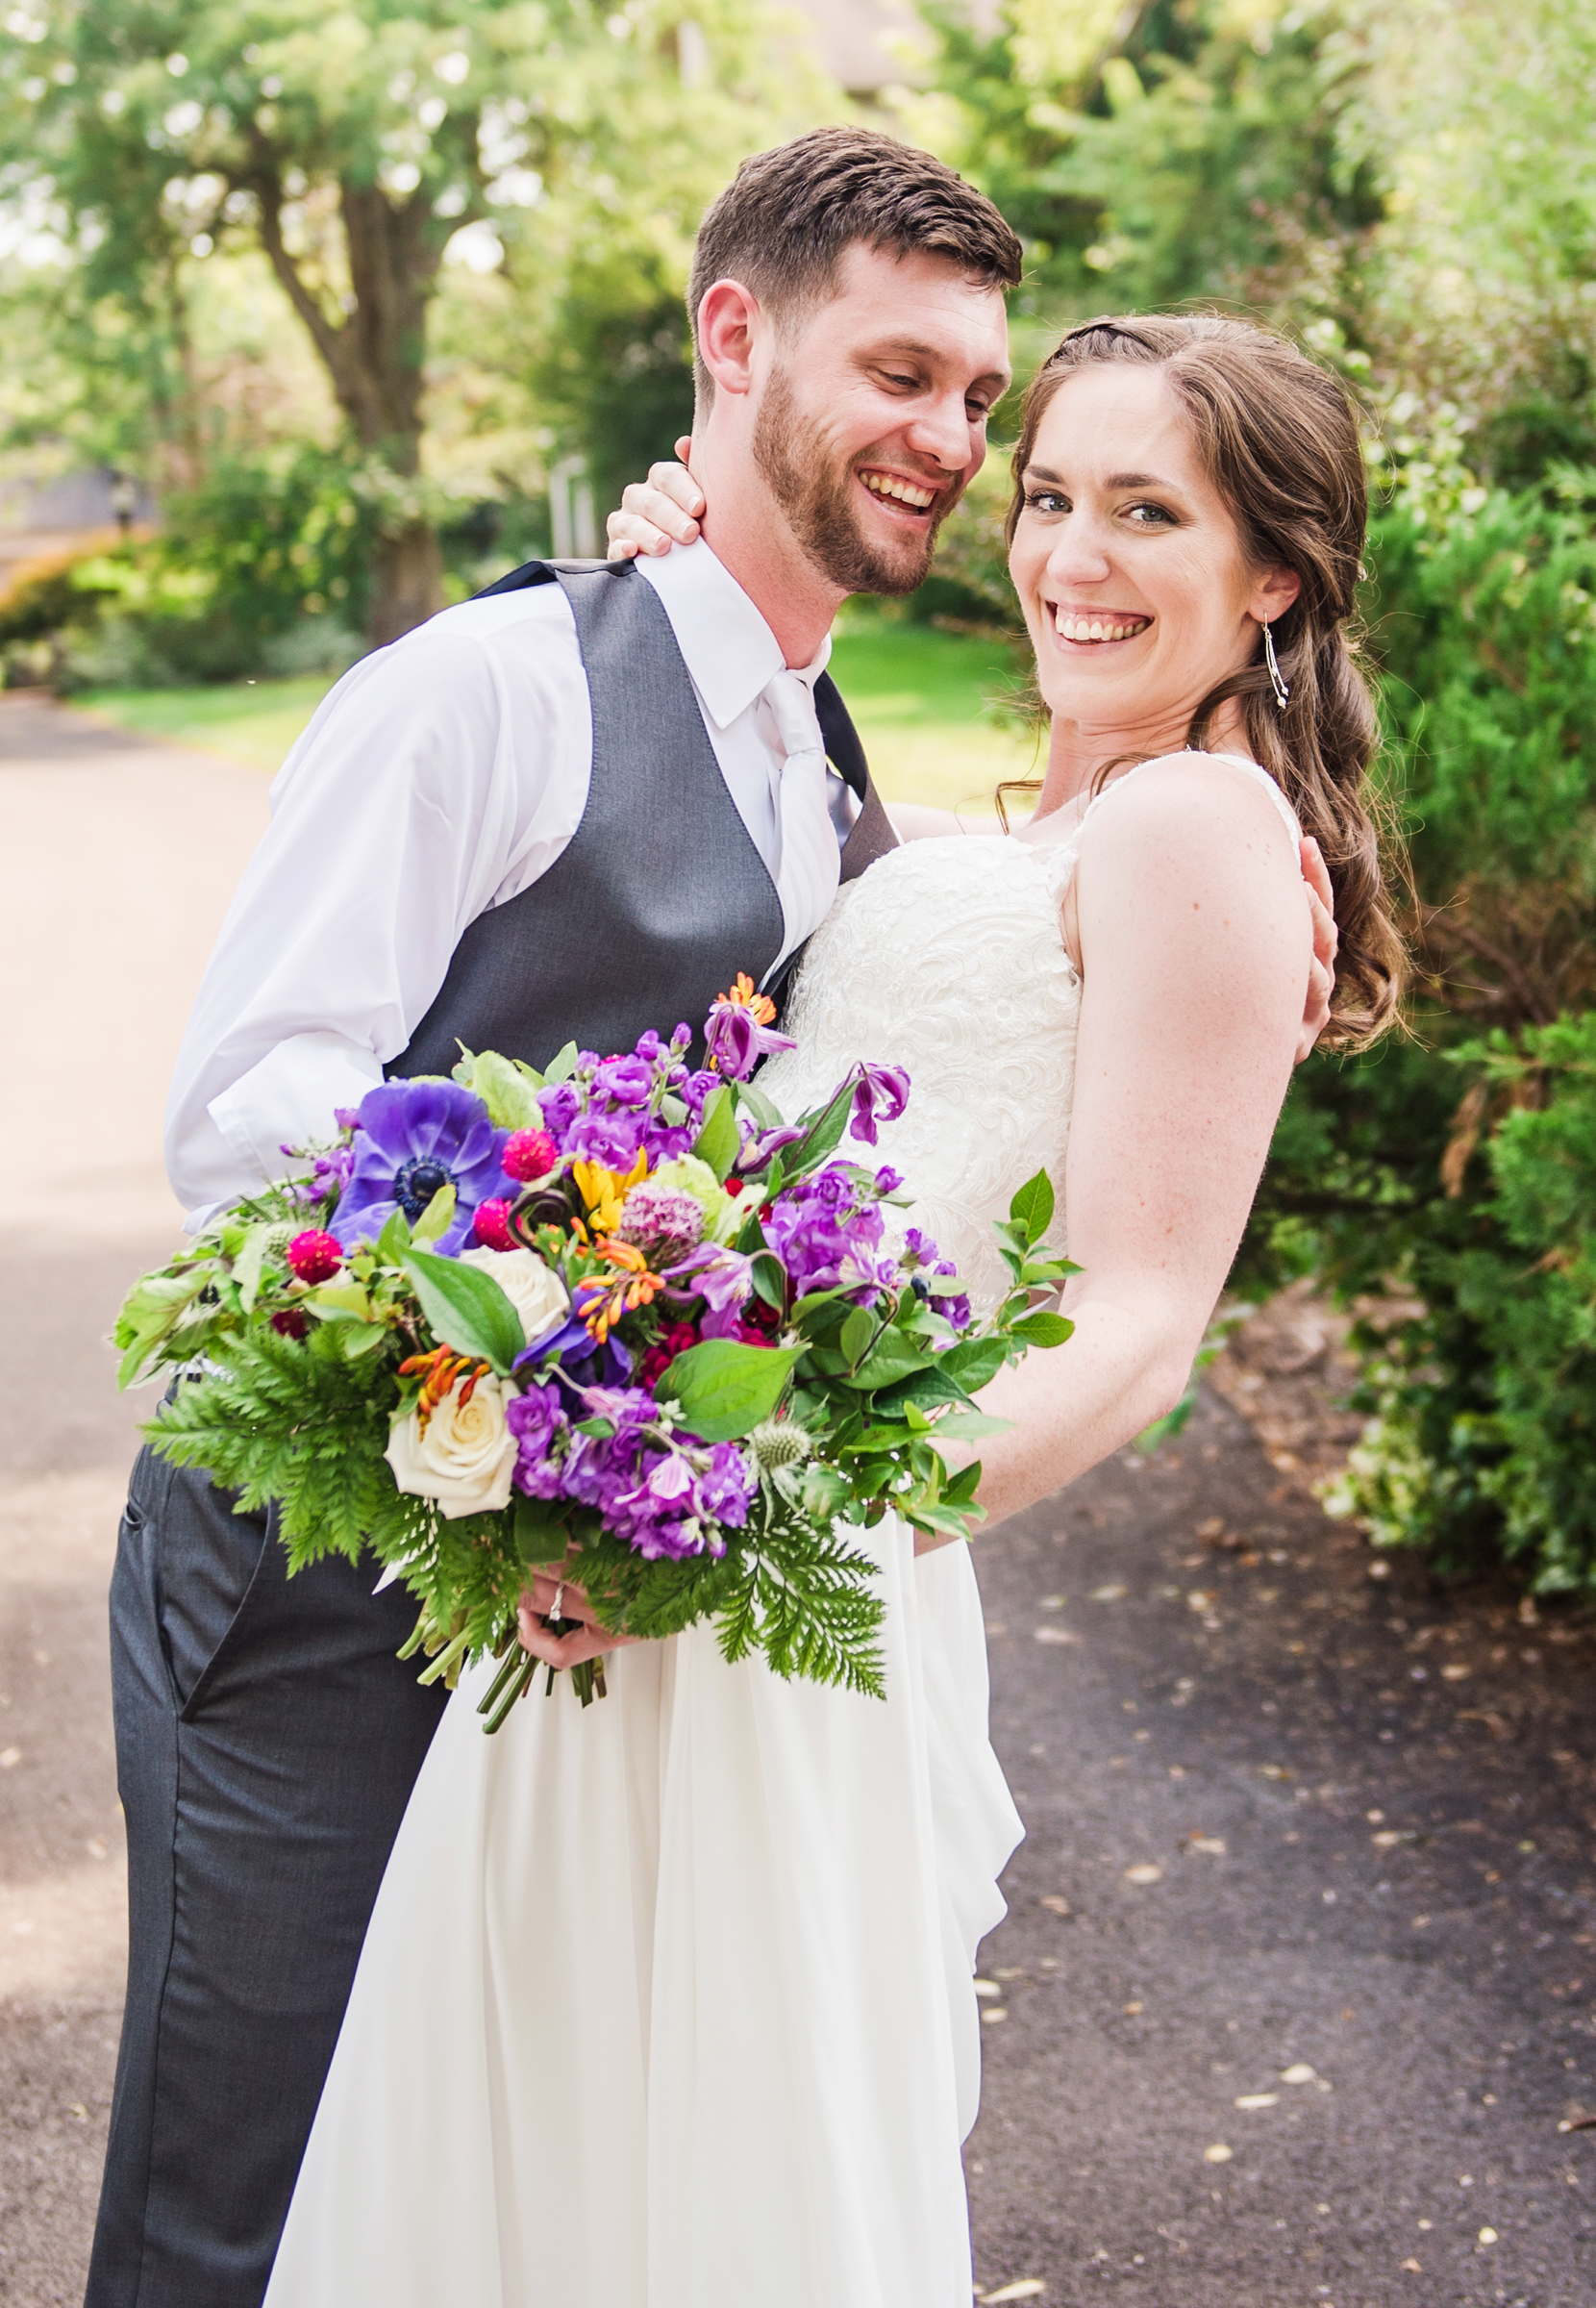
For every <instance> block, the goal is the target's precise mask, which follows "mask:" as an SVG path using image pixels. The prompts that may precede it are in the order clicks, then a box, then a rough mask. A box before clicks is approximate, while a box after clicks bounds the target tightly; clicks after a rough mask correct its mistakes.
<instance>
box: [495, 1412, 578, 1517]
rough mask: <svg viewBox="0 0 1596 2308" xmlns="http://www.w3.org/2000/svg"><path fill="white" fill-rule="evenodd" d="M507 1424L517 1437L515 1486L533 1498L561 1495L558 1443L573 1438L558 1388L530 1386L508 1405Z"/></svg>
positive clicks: (557, 1496) (560, 1443)
mask: <svg viewBox="0 0 1596 2308" xmlns="http://www.w3.org/2000/svg"><path fill="white" fill-rule="evenodd" d="M505 1424H506V1425H507V1426H508V1427H509V1428H510V1431H511V1434H512V1435H513V1436H514V1437H515V1439H516V1443H517V1446H518V1447H517V1455H516V1460H515V1475H514V1480H515V1485H516V1488H517V1489H518V1490H521V1491H524V1492H525V1493H526V1494H527V1496H528V1497H529V1498H559V1497H560V1495H561V1490H562V1487H563V1486H562V1481H561V1468H560V1464H559V1461H558V1459H557V1457H556V1445H557V1444H559V1445H561V1447H563V1445H564V1443H565V1442H567V1441H568V1440H569V1437H570V1431H571V1422H570V1420H569V1419H568V1418H567V1417H566V1416H565V1412H564V1408H563V1406H562V1405H561V1400H560V1391H559V1389H558V1388H557V1387H529V1388H528V1389H527V1391H526V1392H525V1393H524V1394H517V1395H516V1396H515V1398H514V1400H513V1401H512V1402H508V1403H506V1405H505Z"/></svg>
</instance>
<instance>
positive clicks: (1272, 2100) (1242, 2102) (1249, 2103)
mask: <svg viewBox="0 0 1596 2308" xmlns="http://www.w3.org/2000/svg"><path fill="white" fill-rule="evenodd" d="M1235 2104H1236V2106H1237V2107H1238V2108H1278V2107H1279V2105H1280V2094H1279V2093H1278V2092H1243V2093H1242V2095H1241V2097H1240V2098H1239V2099H1238V2100H1237V2101H1236V2103H1235Z"/></svg>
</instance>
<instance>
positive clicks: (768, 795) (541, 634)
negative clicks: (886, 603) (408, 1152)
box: [166, 540, 856, 1227]
mask: <svg viewBox="0 0 1596 2308" xmlns="http://www.w3.org/2000/svg"><path fill="white" fill-rule="evenodd" d="M638 577H640V578H641V579H642V580H645V581H646V582H648V583H649V584H652V585H653V586H654V588H655V590H657V592H658V593H659V596H660V601H661V607H662V608H663V609H664V612H665V615H667V616H668V617H669V619H670V622H671V628H672V630H673V632H674V634H675V636H676V640H677V645H678V647H679V648H680V649H681V652H682V656H683V659H684V662H685V663H686V668H687V671H688V674H689V675H690V677H691V679H692V685H693V690H694V693H695V694H696V696H697V698H698V703H699V707H700V710H701V711H702V713H703V715H704V723H705V727H706V729H707V731H708V733H709V738H710V742H711V746H712V747H713V749H714V754H715V759H716V761H717V762H718V764H719V765H720V770H721V774H722V776H723V777H724V778H725V780H726V785H727V789H728V790H729V792H730V793H731V795H732V798H733V800H734V801H735V802H736V807H737V810H738V813H739V814H740V815H741V817H742V820H743V823H744V824H745V825H746V826H747V828H748V831H749V834H750V836H751V837H752V839H753V841H754V843H755V846H756V847H757V848H758V850H759V852H760V855H761V857H762V858H763V860H764V862H765V864H766V865H767V866H768V867H769V869H770V874H771V878H772V880H773V881H774V882H775V884H776V890H777V894H778V896H779V897H780V899H781V903H782V914H783V920H784V939H783V945H782V955H781V957H780V958H784V959H785V957H786V955H787V954H789V953H790V952H791V951H792V950H793V948H794V947H795V946H797V945H800V944H801V943H802V942H803V941H804V940H805V939H806V938H808V937H809V936H810V933H811V932H812V931H813V930H815V929H817V928H818V927H819V924H820V922H821V920H822V919H823V917H824V916H825V914H826V911H827V909H828V907H829V906H830V903H831V899H832V896H833V894H834V892H835V888H836V878H835V872H833V871H831V870H830V868H831V865H832V864H833V861H834V858H835V848H836V847H837V846H839V845H840V843H841V842H842V841H843V840H846V838H847V834H848V831H849V829H850V827H851V825H852V823H853V818H854V815H856V805H855V803H854V798H853V795H852V793H851V792H850V791H849V790H848V789H847V788H846V786H844V784H843V782H842V780H841V779H840V778H838V777H837V776H836V775H835V771H833V772H829V773H828V776H827V779H826V781H825V785H824V787H823V788H822V787H821V786H820V785H819V784H818V783H817V782H816V783H815V784H814V785H813V787H812V790H810V789H806V790H810V791H811V798H810V804H809V806H810V808H811V809H813V810H815V811H820V812H825V813H827V815H829V819H830V828H829V836H830V838H829V840H828V841H827V843H825V844H823V845H817V844H816V843H815V842H814V841H812V840H809V841H802V840H791V839H789V840H786V842H784V841H783V839H782V817H783V811H782V796H781V779H782V768H783V765H784V762H785V761H786V758H787V746H786V742H785V741H784V737H783V733H782V730H781V729H780V728H779V727H778V724H777V719H776V715H775V712H774V711H773V708H772V706H771V704H770V703H769V702H768V701H767V700H766V698H765V697H764V694H763V692H764V691H765V690H767V689H768V688H769V687H770V685H771V684H772V682H773V681H774V680H775V678H776V677H777V676H778V675H785V677H786V681H785V694H784V697H783V711H784V714H785V715H786V722H787V729H788V733H789V735H790V733H791V730H792V726H793V724H792V714H793V706H792V693H793V689H794V686H795V684H797V683H801V684H802V693H803V699H804V700H805V701H807V704H808V712H809V715H810V718H811V719H812V716H813V711H814V709H813V702H812V691H813V685H814V683H815V681H816V680H817V679H818V677H819V675H820V674H821V672H822V671H823V670H824V669H825V665H826V661H827V658H828V657H829V656H830V654H831V642H830V640H829V639H828V640H825V641H823V642H822V644H821V647H820V651H819V654H818V655H817V656H816V658H815V660H814V662H813V664H812V665H807V666H803V667H795V668H791V669H790V670H788V669H787V668H786V666H785V665H784V660H783V657H782V651H781V646H780V644H779V643H778V641H777V640H776V637H775V635H774V634H773V633H772V632H771V630H770V628H769V626H768V625H767V624H766V623H765V621H764V618H763V617H762V616H761V615H760V612H759V611H758V610H757V609H756V608H755V606H754V604H753V602H752V601H751V600H750V599H749V597H748V595H747V594H746V593H745V592H744V591H743V590H742V589H741V587H740V586H739V585H737V584H736V581H735V579H734V578H733V577H732V576H731V575H730V574H729V573H728V571H727V570H726V569H724V568H723V567H722V566H721V564H720V563H719V562H718V561H717V560H716V559H715V557H714V555H713V553H711V550H710V547H709V546H708V545H707V544H705V543H703V542H702V540H701V541H700V542H699V543H697V544H693V545H688V546H686V547H684V546H677V547H675V548H673V549H672V551H671V552H670V553H669V554H668V555H667V556H666V557H665V558H664V559H663V560H661V561H652V560H651V561H643V562H641V563H640V564H639V565H638ZM622 582H626V583H636V582H638V578H631V579H627V580H623V581H622ZM813 743H814V744H816V745H818V744H819V743H820V739H819V732H818V725H816V727H815V731H814V737H813ZM592 758H593V732H592V719H591V710H590V705H589V700H588V692H587V683H586V674H585V672H584V669H583V663H582V653H581V649H580V647H579V645H578V642H577V635H576V624H575V620H574V618H573V617H572V615H571V608H570V603H569V602H568V601H567V600H566V598H565V595H564V593H563V591H562V590H561V588H560V587H559V586H558V585H541V586H533V587H529V588H527V589H526V590H522V591H519V592H513V593H499V594H495V595H494V596H492V597H491V598H490V599H487V600H482V601H466V602H462V603H461V605H460V606H459V607H458V608H455V609H449V610H445V611H443V612H442V613H441V615H438V616H436V617H433V618H432V619H431V620H430V621H429V622H428V623H427V624H425V625H423V626H421V627H419V628H418V629H417V630H416V631H415V632H414V633H411V634H408V635H406V636H405V638H404V639H403V640H399V641H395V642H394V643H393V644H392V645H391V646H390V647H388V648H387V649H380V650H377V651H375V652H374V653H373V654H372V655H371V656H370V657H367V658H364V659H362V662H361V663H360V664H359V665H356V666H354V667H353V668H352V670H351V671H350V672H348V673H346V674H345V675H344V677H343V679H342V680H341V681H340V682H339V683H337V686H336V688H334V689H333V690H330V691H329V693H328V695H327V696H326V697H325V698H324V699H323V700H322V703H321V705H320V706H319V707H318V708H317V710H316V713H315V715H314V717H313V718H312V721H311V724H310V726H309V728H308V729H307V730H306V731H305V733H304V735H303V736H302V737H301V738H300V740H299V741H298V743H297V744H296V745H295V746H294V748H293V750H292V751H291V752H290V754H289V755H288V758H287V761H286V762H285V763H284V765H283V767H282V768H281V770H279V772H278V774H277V777H276V780H275V781H274V783H273V786H272V789H271V812H272V820H271V825H270V827H269V828H268V830H267V832H266V835H265V837H264V839H263V840H262V843H261V846H260V848H259V849H258V850H257V851H256V853H255V855H254V857H253V858H252V859H251V860H250V863H249V865H247V866H246V868H245V870H244V875H243V879H242V881H241V882H240V883H239V885H238V890H237V895H236V896H235V897H234V900H233V904H232V906H231V907H230V908H229V910H228V914H227V918H226V920H225V921H224V922H223V924H222V929H221V934H220V936H219V938H218V939H217V941H216V947H215V951H214V952H213V953H212V957H211V963H210V966H209V967H208V969H207V971H206V973H205V978H204V981H203V982H202V984H201V987H200V991H199V994H198V997H197V999H196V1001H195V1003H194V1008H193V1013H192V1015H191V1016H190V1018H189V1020H188V1028H187V1033H186V1035H185V1037H184V1041H183V1046H182V1049H181V1050H180V1052H179V1054H178V1062H177V1070H176V1073H175V1075H174V1076H173V1080H172V1088H171V1093H170V1096H169V1098H168V1100H167V1107H166V1168H167V1173H168V1175H169V1177H170V1179H171V1182H172V1187H173V1190H174V1192H176V1194H177V1196H178V1198H179V1200H180V1201H182V1202H183V1203H185V1204H186V1205H187V1207H188V1209H189V1212H190V1217H189V1220H188V1223H189V1225H190V1227H193V1226H196V1225H200V1224H203V1222H204V1220H205V1218H206V1217H208V1216H209V1215H210V1213H211V1212H212V1211H213V1210H214V1209H216V1208H217V1207H218V1206H219V1205H222V1204H225V1203H227V1202H230V1201H233V1200H235V1199H236V1198H237V1196H239V1195H240V1194H244V1193H248V1192H251V1191H253V1190H254V1189H255V1188H257V1187H259V1185H260V1184H261V1182H262V1179H264V1178H269V1177H276V1176H281V1175H282V1174H283V1173H284V1171H285V1170H287V1167H288V1164H287V1161H286V1160H285V1158H284V1155H283V1152H282V1148H283V1145H284V1143H285V1142H287V1144H290V1145H291V1144H302V1143H304V1142H305V1141H307V1140H311V1139H325V1138H327V1137H328V1136H330V1135H331V1133H332V1130H333V1127H334V1124H333V1118H332V1116H333V1109H334V1107H335V1106H352V1105H357V1104H359V1102H360V1100H361V1099H362V1097H363V1096H364V1094H365V1092H366V1091H368V1090H369V1089H370V1088H371V1087H372V1085H373V1084H374V1083H377V1082H380V1081H381V1080H382V1078H383V1068H384V1066H386V1065H387V1063H388V1061H389V1060H390V1059H393V1058H396V1057H397V1056H398V1055H399V1053H400V1052H401V1051H402V1050H404V1049H405V1048H407V1047H408V1045H409V1043H410V1041H411V1036H412V1035H413V1034H414V1031H415V1029H416V1027H417V1026H418V1025H419V1023H420V1022H421V1019H422V1018H423V1017H424V1016H426V1013H427V1011H428V1010H429V1008H430V1007H431V1005H432V1002H433V999H434V997H435V996H436V992H437V990H438V988H439V987H440V986H441V985H442V983H443V978H444V974H445V972H446V971H447V969H448V966H449V963H450V959H451V957H452V956H453V954H454V950H455V948H456V946H457V945H458V944H459V943H460V941H461V937H462V936H463V935H464V932H465V931H466V929H467V928H468V927H469V925H470V924H471V923H472V922H473V921H474V920H475V919H476V918H477V916H479V915H480V914H485V913H486V912H487V911H488V909H489V908H490V907H493V906H502V905H505V904H507V903H508V902H509V900H510V899H511V898H512V897H518V896H519V895H520V894H521V892H522V891H524V890H528V889H530V888H531V886H532V884H533V883H534V882H536V880H537V879H538V877H539V876H540V875H541V874H544V873H546V872H547V871H548V869H549V867H550V866H551V865H553V864H554V863H555V861H556V859H558V858H559V857H560V856H561V854H562V852H563V851H564V849H565V846H566V844H567V843H568V842H569V841H570V840H571V838H572V836H573V835H574V834H575V832H576V829H577V827H578V825H579V824H580V823H581V822H582V816H583V812H584V811H585V809H586V802H587V788H588V783H589V780H590V778H591V774H592ZM788 823H789V826H790V824H791V816H790V804H789V816H788ZM784 851H785V852H786V855H784ZM817 860H821V861H823V864H817Z"/></svg>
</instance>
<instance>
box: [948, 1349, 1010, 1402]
mask: <svg viewBox="0 0 1596 2308" xmlns="http://www.w3.org/2000/svg"><path fill="white" fill-rule="evenodd" d="M1008 1359H1009V1357H1008V1353H1007V1350H1006V1348H1005V1346H1004V1342H1003V1341H1002V1340H1001V1339H960V1342H959V1343H958V1345H957V1346H949V1347H947V1348H946V1349H945V1350H944V1351H943V1352H942V1353H941V1354H939V1355H938V1356H937V1357H936V1367H937V1369H938V1370H945V1371H946V1372H947V1374H948V1376H949V1377H950V1378H956V1379H958V1381H959V1383H960V1386H961V1387H968V1389H969V1390H970V1392H971V1393H972V1394H973V1393H975V1392H976V1391H977V1390H978V1389H979V1388H981V1387H984V1386H985V1384H986V1382H987V1380H988V1379H993V1378H996V1376H997V1374H998V1372H999V1371H1000V1370H1001V1369H1002V1368H1003V1366H1004V1364H1005V1363H1006V1362H1007V1361H1008Z"/></svg>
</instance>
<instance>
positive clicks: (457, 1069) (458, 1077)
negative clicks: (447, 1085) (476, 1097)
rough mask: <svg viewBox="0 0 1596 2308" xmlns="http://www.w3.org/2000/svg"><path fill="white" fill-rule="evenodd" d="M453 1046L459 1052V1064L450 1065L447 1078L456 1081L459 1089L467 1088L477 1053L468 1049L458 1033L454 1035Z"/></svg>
mask: <svg viewBox="0 0 1596 2308" xmlns="http://www.w3.org/2000/svg"><path fill="white" fill-rule="evenodd" d="M455 1047H456V1049H457V1050H459V1052H460V1064H459V1065H458V1066H451V1068H450V1069H449V1078H450V1080H451V1081H453V1082H458V1083H459V1084H460V1086H461V1090H469V1089H470V1087H471V1080H472V1076H473V1075H474V1074H475V1073H476V1070H477V1053H476V1051H475V1050H468V1049H467V1048H466V1046H465V1044H464V1042H463V1041H461V1039H460V1036H459V1035H458V1034H457V1035H456V1037H455Z"/></svg>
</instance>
